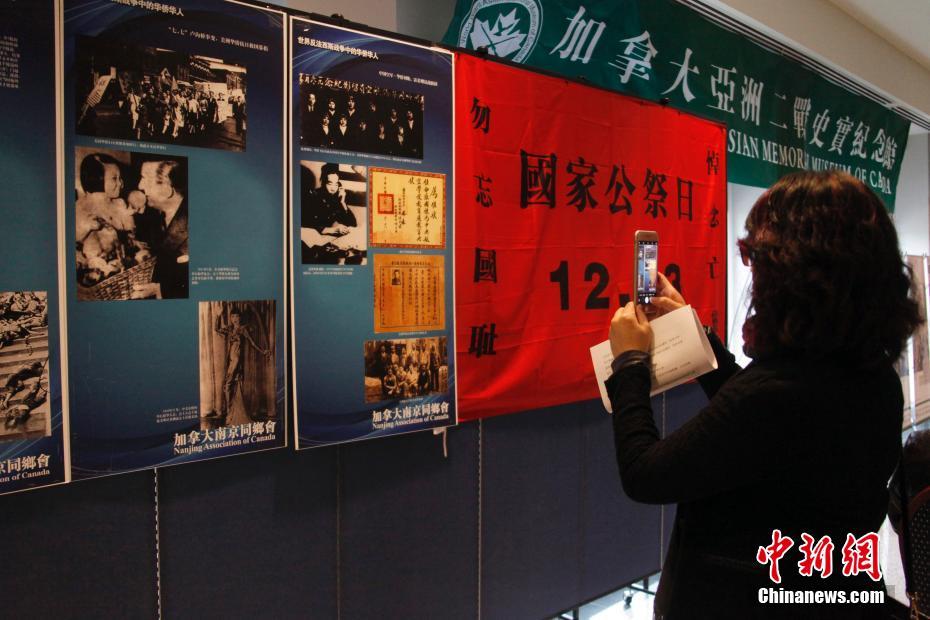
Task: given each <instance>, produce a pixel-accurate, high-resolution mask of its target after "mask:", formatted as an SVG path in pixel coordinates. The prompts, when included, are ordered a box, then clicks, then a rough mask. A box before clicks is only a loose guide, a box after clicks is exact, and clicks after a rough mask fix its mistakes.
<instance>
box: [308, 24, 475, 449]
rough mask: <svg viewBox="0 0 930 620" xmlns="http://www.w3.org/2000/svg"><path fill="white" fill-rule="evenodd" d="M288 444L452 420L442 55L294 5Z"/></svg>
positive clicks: (447, 127) (447, 61)
mask: <svg viewBox="0 0 930 620" xmlns="http://www.w3.org/2000/svg"><path fill="white" fill-rule="evenodd" d="M290 44H291V63H292V64H291V71H290V79H291V104H292V106H293V108H292V109H293V113H292V119H293V126H292V128H291V144H292V149H293V151H292V163H291V171H292V175H291V176H292V188H291V191H292V204H293V209H294V211H293V214H292V222H293V225H292V231H291V234H292V237H291V242H292V266H293V271H292V277H293V291H294V295H293V303H294V307H293V311H292V317H293V338H294V346H293V352H294V357H293V359H294V373H293V376H294V398H295V403H296V407H295V408H296V415H297V422H296V425H295V426H296V429H295V430H296V439H297V447H298V448H305V447H312V446H318V445H324V444H328V443H336V442H344V441H353V440H357V439H366V438H373V437H380V436H387V435H392V434H397V433H403V432H411V431H416V430H423V429H428V428H434V427H437V426H448V425H450V424H455V421H456V413H455V356H454V355H452V354H451V352H450V350H449V345H450V343H451V342H452V337H453V333H454V332H453V327H452V326H453V320H452V319H453V317H452V308H453V303H452V269H453V266H452V243H451V239H452V213H453V209H452V195H453V194H452V55H451V54H449V53H447V52H444V51H442V50H439V49H434V48H427V47H422V46H418V45H413V44H409V43H403V42H400V41H395V40H391V39H387V38H384V37H379V36H374V35H372V34H368V33H364V32H357V31H353V30H347V29H345V28H340V27H336V26H332V25H327V24H323V23H318V22H314V21H308V20H303V19H292V20H291V42H290Z"/></svg>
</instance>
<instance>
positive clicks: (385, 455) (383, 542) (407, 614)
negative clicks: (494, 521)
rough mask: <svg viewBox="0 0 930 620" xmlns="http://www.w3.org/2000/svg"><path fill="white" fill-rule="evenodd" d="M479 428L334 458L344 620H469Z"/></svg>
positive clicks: (409, 438) (424, 435)
mask: <svg viewBox="0 0 930 620" xmlns="http://www.w3.org/2000/svg"><path fill="white" fill-rule="evenodd" d="M477 444H478V427H477V424H475V423H472V424H466V425H463V426H461V427H459V428H454V429H450V431H449V436H448V448H449V457H448V458H443V453H442V438H441V437H439V436H434V435H433V434H432V433H431V432H420V433H413V434H410V435H403V436H399V437H392V438H390V439H384V440H377V441H365V442H360V443H356V444H349V445H345V446H343V447H341V448H340V451H341V452H340V458H341V480H342V492H341V516H340V518H341V528H340V538H341V562H342V607H341V617H342V618H343V619H345V620H361V619H367V618H371V619H373V620H374V619H377V620H383V619H384V618H405V619H411V618H443V619H444V620H454V619H455V618H463V619H465V618H475V617H477V615H478V611H477V591H478V587H477V580H478V530H477V522H478V487H477V478H478V475H477V474H478V462H477V458H476V457H477Z"/></svg>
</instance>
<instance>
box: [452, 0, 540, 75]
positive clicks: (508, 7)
mask: <svg viewBox="0 0 930 620" xmlns="http://www.w3.org/2000/svg"><path fill="white" fill-rule="evenodd" d="M541 29H542V9H541V7H540V5H539V2H538V1H537V0H478V1H477V2H475V3H474V4H473V5H472V7H471V11H470V12H469V14H468V17H467V18H466V19H465V21H464V22H463V23H462V29H461V31H460V32H459V47H464V48H466V49H478V48H480V47H485V48H487V50H488V53H489V54H491V55H493V56H497V57H499V58H504V59H507V60H512V61H513V62H523V61H524V60H525V59H526V57H527V56H529V55H530V53H531V52H532V51H533V48H534V47H535V46H536V41H537V39H538V38H539V33H540V31H541Z"/></svg>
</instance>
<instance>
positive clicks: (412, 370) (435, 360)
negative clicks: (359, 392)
mask: <svg viewBox="0 0 930 620" xmlns="http://www.w3.org/2000/svg"><path fill="white" fill-rule="evenodd" d="M446 345H447V340H446V338H445V337H439V336H435V337H433V338H410V339H405V340H369V341H367V342H365V402H366V403H374V402H378V401H381V400H389V399H392V398H413V397H415V396H426V395H427V394H433V393H445V392H447V391H448V390H449V351H448V349H447V346H446Z"/></svg>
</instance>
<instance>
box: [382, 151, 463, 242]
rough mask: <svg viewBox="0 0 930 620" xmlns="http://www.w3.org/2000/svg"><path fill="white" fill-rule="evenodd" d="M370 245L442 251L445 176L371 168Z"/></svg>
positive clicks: (444, 218)
mask: <svg viewBox="0 0 930 620" xmlns="http://www.w3.org/2000/svg"><path fill="white" fill-rule="evenodd" d="M369 172H370V182H369V186H370V189H369V200H370V201H371V208H370V213H371V245H372V246H373V247H402V248H403V247H409V248H444V247H445V245H446V235H445V231H446V176H445V175H444V174H432V173H429V172H413V171H408V170H390V169H387V168H370V169H369Z"/></svg>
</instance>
